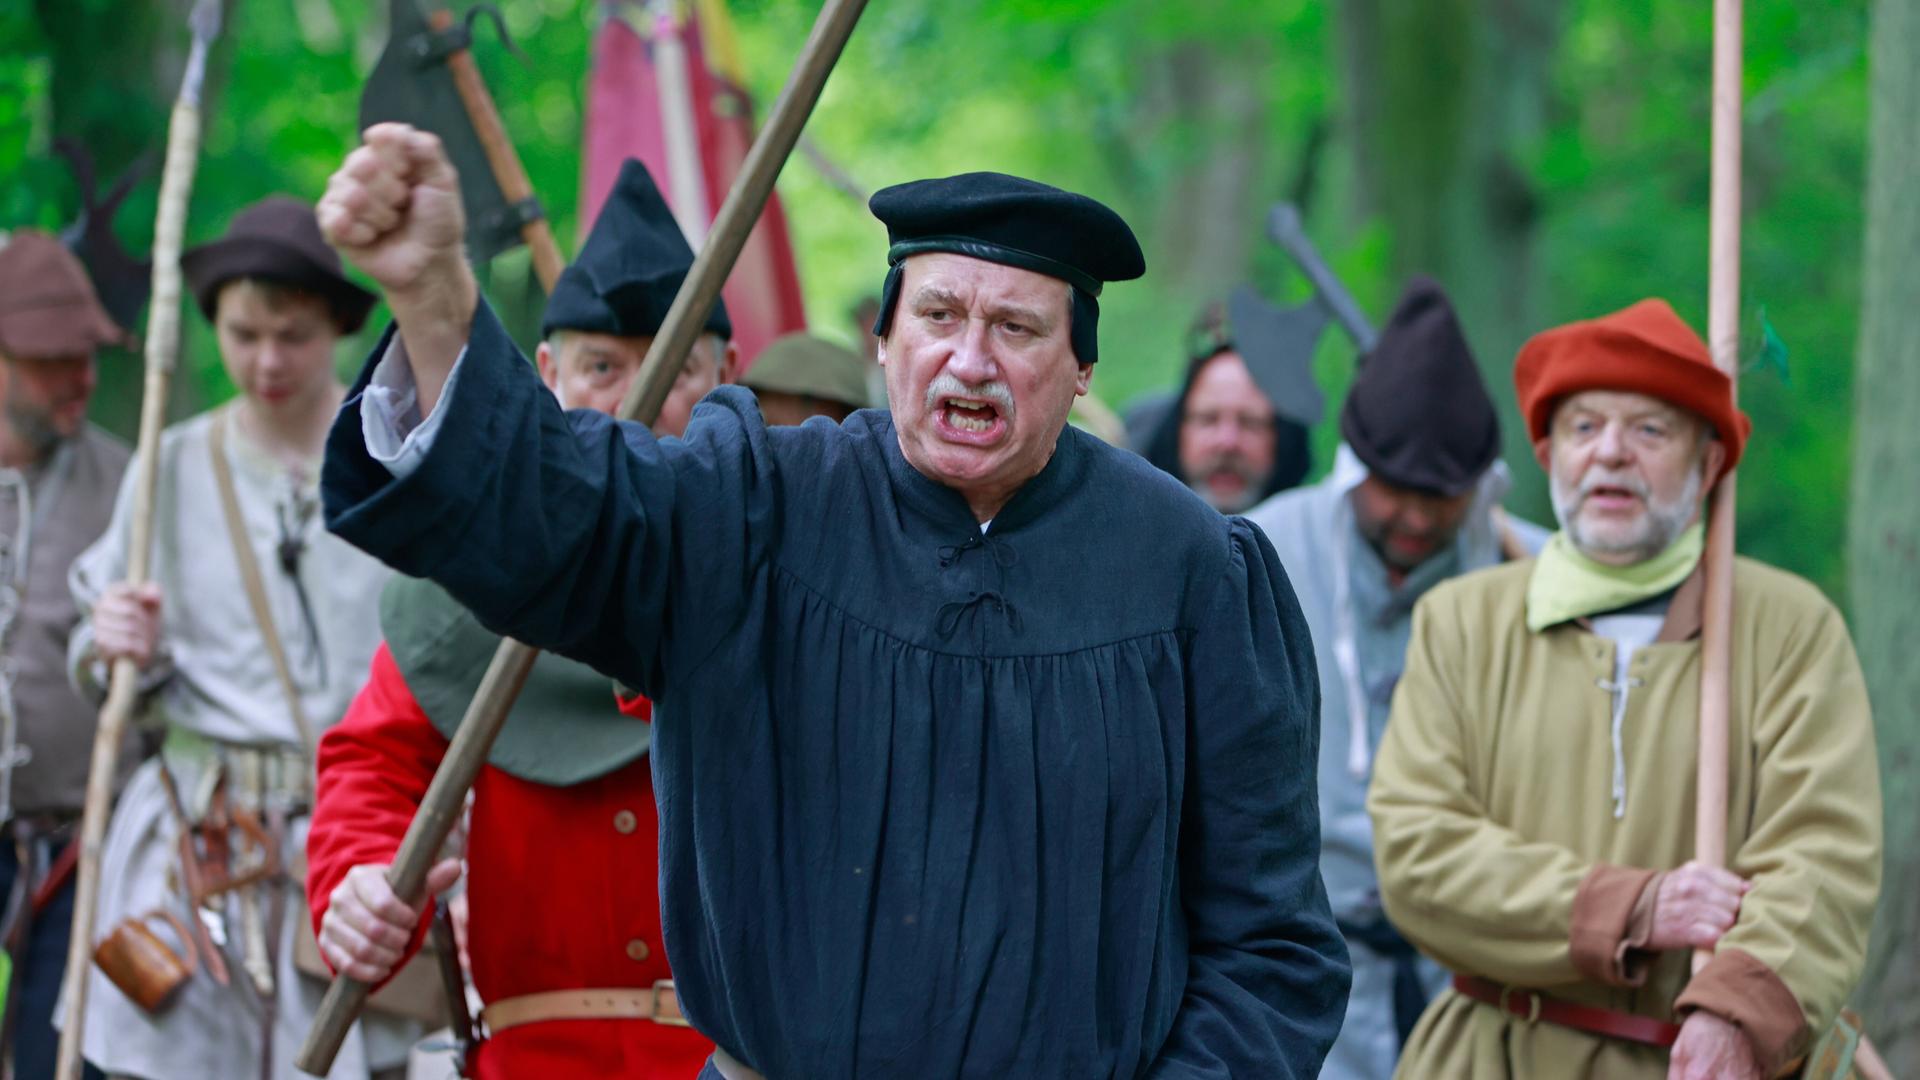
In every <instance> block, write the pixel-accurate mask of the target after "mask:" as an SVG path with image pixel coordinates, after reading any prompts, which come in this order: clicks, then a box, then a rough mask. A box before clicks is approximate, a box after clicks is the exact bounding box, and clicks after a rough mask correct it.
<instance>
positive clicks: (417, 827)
mask: <svg viewBox="0 0 1920 1080" xmlns="http://www.w3.org/2000/svg"><path fill="white" fill-rule="evenodd" d="M403 2H405V0H396V6H398V5H399V4H400V3H403ZM865 7H866V0H826V3H825V4H824V5H823V6H822V7H821V9H820V14H819V16H818V17H817V18H816V19H815V21H814V24H813V30H812V32H811V33H810V34H809V35H808V37H807V41H806V44H805V45H803V46H802V47H801V50H800V55H799V57H798V58H797V59H796V60H795V61H794V67H793V72H792V73H791V74H790V75H789V76H788V77H787V83H786V86H785V87H784V88H782V89H781V91H780V97H779V100H777V101H776V102H775V103H774V106H773V111H772V113H771V114H769V116H768V117H767V124H766V126H765V127H763V128H762V129H761V130H760V134H759V135H758V136H757V137H756V138H755V139H754V142H753V148H752V149H751V150H749V151H748V152H747V158H746V161H745V162H744V163H743V164H742V166H741V169H740V174H739V176H738V177H736V178H735V179H734V183H733V188H732V190H730V191H729V192H728V193H727V198H726V201H725V202H724V203H723V204H722V205H721V207H720V213H719V214H718V215H717V216H716V217H715V218H714V221H713V228H712V229H711V230H710V231H709V232H708V234H707V239H706V242H705V244H704V245H702V247H701V248H700V252H699V255H698V256H697V257H696V258H695V259H694V261H693V267H692V268H691V269H690V270H688V271H687V277H686V280H685V281H684V282H683V283H682V284H681V286H680V291H679V293H678V294H677V295H676V296H675V297H674V300H673V305H672V306H671V307H669V308H668V309H667V316H666V320H665V321H664V322H663V323H662V324H661V327H660V332H659V333H658V334H656V335H654V339H653V344H652V346H651V347H649V348H648V350H647V356H646V360H645V361H644V362H643V363H642V365H641V368H640V374H639V377H638V378H636V379H635V380H634V383H633V385H632V386H631V387H629V388H628V390H627V396H626V399H625V400H624V401H623V402H621V405H620V412H619V417H620V419H622V420H631V421H635V422H638V423H643V424H650V423H652V421H653V420H654V419H655V418H656V417H658V416H659V414H660V407H661V405H662V404H664V403H665V402H666V399H667V395H668V393H669V392H671V391H672V389H673V382H674V379H675V378H676V377H677V376H678V374H679V372H680V370H681V369H682V368H683V367H684V366H685V365H686V359H687V355H688V353H689V352H690V351H691V350H692V348H693V344H694V341H695V340H696V339H697V338H698V337H699V335H700V332H701V327H702V326H703V325H704V324H705V322H706V317H707V312H708V311H709V310H711V309H712V307H713V305H714V302H715V301H716V300H718V299H719V296H720V287H721V286H722V285H724V284H725V283H726V279H727V273H728V271H730V270H731V269H732V268H733V264H734V261H735V260H737V259H738V258H739V257H740V251H741V249H742V248H743V247H744V246H745V245H746V242H747V236H748V234H749V233H750V232H751V231H752V229H753V224H754V222H755V221H756V220H758V219H759V217H760V212H761V210H762V208H764V207H765V206H766V203H767V199H768V198H769V197H770V196H771V195H772V194H773V183H774V180H775V179H776V178H777V177H778V176H779V175H780V169H781V167H782V166H784V165H785V164H786V161H787V158H788V157H789V156H790V155H791V154H792V153H793V148H794V144H795V142H796V141H798V139H799V137H800V131H801V129H802V128H804V127H805V126H806V122H807V117H808V116H809V115H811V114H812V112H813V107H814V104H815V103H816V102H817V101H819V99H820V91H821V90H822V88H824V87H825V85H826V81H827V76H828V75H829V74H831V73H832V71H833V66H834V63H835V62H836V61H838V60H839V58H840V54H841V52H842V51H843V50H844V49H845V48H846V44H847V39H848V38H849V37H851V36H852V34H853V28H854V25H855V24H856V23H857V22H858V21H859V19H860V13H861V11H862V10H864V9H865ZM396 18H397V16H396ZM443 25H450V16H449V22H448V24H443ZM472 83H473V89H474V90H476V91H477V93H478V95H479V96H482V97H483V96H484V94H485V88H484V87H483V86H480V85H479V83H478V77H477V75H476V76H475V78H474V79H473V80H472ZM470 101H471V99H469V102H470ZM488 111H491V106H490V103H489V105H488ZM496 122H497V117H496ZM436 134H442V137H443V140H444V133H436ZM496 149H500V150H504V152H505V153H506V154H509V155H510V154H511V153H512V145H511V144H510V143H507V142H506V141H505V135H504V132H503V133H502V134H501V138H500V141H499V144H498V146H497V148H496ZM495 164H498V162H497V160H496V161H495ZM456 168H458V163H457V162H456ZM523 175H524V174H523ZM463 194H464V190H463ZM509 194H511V192H509ZM529 194H530V192H529ZM537 251H538V249H537V248H536V253H537ZM558 269H559V268H558V267H557V266H555V267H554V271H555V276H556V277H557V276H558ZM542 280H543V282H544V281H549V280H550V279H547V278H546V277H545V276H544V273H543V275H542ZM539 655H540V654H539V650H537V649H535V648H533V647H532V646H529V645H526V644H523V643H521V642H517V641H514V640H512V639H506V640H503V641H502V642H501V643H500V649H499V651H498V652H496V653H494V656H493V661H492V663H490V664H489V665H488V666H487V671H486V674H485V675H484V676H483V677H482V678H481V680H480V687H479V689H478V690H476V691H475V692H474V697H473V701H472V703H471V704H470V705H469V706H468V707H467V712H466V715H465V716H464V717H463V718H462V719H461V721H460V728H459V730H458V731H457V732H455V734H454V737H453V740H452V742H451V743H450V744H449V746H448V747H447V754H446V757H445V758H444V759H443V760H442V762H441V764H440V768H439V770H438V771H436V772H435V773H434V777H433V782H432V783H431V784H429V785H428V787H427V793H426V795H425V796H424V797H423V798H422V799H421V802H420V809H419V811H418V813H416V814H415V815H414V818H413V822H412V823H411V824H410V825H408V827H407V833H406V836H405V837H404V838H403V839H402V840H401V842H400V850H399V852H398V853H397V854H396V855H395V856H394V860H393V865H392V866H391V867H389V868H388V871H387V882H388V884H389V885H391V886H392V888H393V891H394V893H395V894H396V895H399V896H402V897H413V896H418V895H419V894H420V892H421V890H423V889H424V888H425V887H426V880H427V871H428V869H429V868H430V867H431V866H432V863H433V857H434V855H435V853H436V852H438V851H439V849H440V845H441V844H442V843H444V842H445V840H446V838H447V834H448V833H450V832H451V831H452V829H453V826H454V823H455V822H456V821H457V820H458V819H459V816H460V811H461V808H462V806H463V804H464V801H465V798H466V793H467V791H468V789H469V788H471V787H472V786H473V781H474V779H475V777H476V776H477V775H478V774H479V772H480V767H481V765H483V764H484V763H485V762H486V759H487V753H488V751H489V750H491V749H492V747H493V742H494V739H495V738H496V737H497V736H498V735H499V734H500V728H501V726H502V725H503V724H505V722H506V718H507V713H508V712H509V710H511V708H512V707H513V702H514V699H515V698H516V697H518V696H519V693H520V688H521V687H522V686H523V685H525V683H526V681H527V674H528V673H529V672H530V671H531V670H532V669H533V662H534V660H535V659H536V658H537V657H538V656H539ZM370 989H371V987H369V986H368V984H366V983H365V982H362V981H360V980H358V979H352V978H348V977H345V976H336V977H335V979H334V980H333V983H332V984H331V985H330V986H328V987H327V994H326V997H325V998H324V999H323V1000H322V1001H321V1003H320V1009H319V1011H318V1012H317V1013H316V1014H315V1016H314V1021H313V1028H312V1030H310V1031H309V1032H308V1033H307V1040H306V1043H305V1045H303V1046H302V1047H301V1048H300V1055H299V1057H298V1058H296V1059H295V1064H296V1065H298V1066H299V1068H300V1069H301V1071H303V1072H306V1073H308V1074H310V1075H313V1076H324V1075H326V1073H327V1072H328V1070H329V1069H330V1068H331V1067H332V1065H333V1059H334V1057H335V1056H336V1055H338V1054H339V1052H340V1044H341V1043H342V1042H343V1041H345V1039H346V1036H347V1031H348V1029H349V1028H350V1027H351V1026H352V1024H353V1021H354V1017H355V1016H356V1015H358V1013H359V1011H360V1007H361V1005H363V1004H364V1003H365V1001H366V998H367V994H368V991H369V990H370Z"/></svg>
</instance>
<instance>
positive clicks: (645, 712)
mask: <svg viewBox="0 0 1920 1080" xmlns="http://www.w3.org/2000/svg"><path fill="white" fill-rule="evenodd" d="M613 700H614V701H615V702H616V703H617V704H619V706H620V711H621V712H622V713H624V714H625V715H627V716H631V717H633V718H634V719H635V720H645V721H647V722H648V723H652V722H653V702H651V701H648V700H647V699H646V698H645V697H643V696H641V695H639V694H635V693H631V692H628V691H627V689H626V688H625V687H623V686H615V687H614V688H613Z"/></svg>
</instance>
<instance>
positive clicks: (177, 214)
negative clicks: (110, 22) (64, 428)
mask: <svg viewBox="0 0 1920 1080" xmlns="http://www.w3.org/2000/svg"><path fill="white" fill-rule="evenodd" d="M189 23H190V25H191V26H192V27H193V50H192V52H191V53H189V54H188V57H187V70H186V73H185V74H184V75H182V76H181V79H180V95H179V97H177V98H175V99H174V103H173V116H172V118H171V119H170V120H169V121H168V123H167V158H166V165H165V166H164V167H163V169H162V171H161V173H160V205H159V209H158V211H157V213H156V215H155V218H154V225H153V305H152V307H151V308H149V310H148V315H147V341H146V386H145V388H144V390H143V391H142V394H141V399H140V437H139V443H138V453H137V455H136V460H137V462H138V465H137V467H136V472H135V474H134V487H133V520H132V522H131V525H130V529H129V532H130V536H129V539H128V544H127V582H128V584H132V585H140V584H144V583H145V582H146V580H147V574H148V561H149V557H150V555H151V549H152V546H153V545H152V539H153V495H154V489H155V487H156V486H157V484H158V482H159V476H160V431H161V429H162V428H164V427H165V426H166V421H167V393H168V390H169V389H170V388H171V386H172V382H173V369H174V365H175V363H176V362H177V361H178V359H179V355H180V244H181V239H182V236H183V235H184V233H185V232H186V224H187V202H188V199H189V197H190V196H191V194H192V192H193V174H194V169H195V166H196V165H197V164H198V161H199V154H200V90H201V87H202V85H203V84H204V83H205V81H206V73H207V51H208V49H209V47H210V46H211V45H212V44H213V39H214V38H215V37H217V36H219V33H220V0H198V2H197V3H195V4H194V6H193V14H192V15H191V16H190V17H189ZM139 681H140V669H139V667H138V666H136V665H135V664H134V662H133V661H132V660H129V659H126V658H124V657H123V658H121V659H119V660H115V661H114V662H113V667H112V673H111V675H110V677H109V679H108V682H107V700H106V704H105V705H104V706H102V708H101V710H100V726H99V727H98V729H96V730H95V732H94V736H93V760H92V762H91V764H90V765H89V766H88V771H87V796H86V802H85V803H84V804H83V809H82V810H81V815H80V840H79V844H80V859H79V867H78V875H77V881H76V884H75V886H74V905H73V927H72V930H71V936H70V937H69V939H68V942H67V970H66V976H65V982H64V983H63V984H62V985H63V987H64V990H63V992H62V996H63V997H64V998H65V1001H64V1002H63V1005H64V1008H63V1010H62V1011H63V1013H64V1015H65V1016H66V1022H65V1025H64V1026H63V1027H62V1028H61V1031H60V1053H59V1057H58V1059H57V1064H56V1066H55V1072H54V1075H55V1076H57V1077H60V1078H61V1080H79V1076H80V1071H81V1037H82V1036H83V1035H84V1033H85V1031H86V1023H87V984H88V982H89V981H90V980H89V975H90V974H91V971H90V967H91V965H90V964H89V963H88V961H89V959H90V958H91V957H92V955H93V930H94V921H95V916H96V911H95V909H96V908H97V907H98V906H99V900H100V848H101V846H102V844H103V843H104V842H105V840H106V832H107V813H108V811H109V810H110V809H111V803H112V800H113V780H114V776H115V774H116V772H117V771H118V765H119V761H120V744H121V742H122V741H123V740H124V739H125V737H126V730H127V724H128V722H129V721H130V720H131V719H132V716H133V709H134V706H135V704H136V703H137V699H138V697H139Z"/></svg>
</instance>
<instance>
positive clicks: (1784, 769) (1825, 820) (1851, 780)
mask: <svg viewBox="0 0 1920 1080" xmlns="http://www.w3.org/2000/svg"><path fill="white" fill-rule="evenodd" d="M1796 584H1797V585H1798V586H1799V587H1800V588H1801V589H1802V590H1804V592H1805V594H1806V602H1805V603H1804V604H1800V605H1795V607H1796V608H1797V609H1798V610H1796V611H1792V612H1787V611H1778V612H1771V613H1769V612H1756V613H1755V615H1756V616H1758V618H1757V619H1756V622H1757V623H1758V625H1760V626H1761V627H1762V628H1764V629H1765V630H1772V631H1777V632H1780V633H1781V638H1780V641H1779V644H1778V647H1777V648H1766V646H1764V645H1761V646H1759V647H1757V648H1756V649H1755V652H1756V653H1757V654H1762V655H1764V654H1767V653H1771V654H1773V656H1774V660H1775V662H1774V663H1772V664H1771V665H1768V666H1767V667H1766V668H1765V670H1766V672H1767V675H1766V678H1765V679H1764V681H1763V682H1762V685H1761V688H1760V693H1759V697H1758V698H1757V700H1756V702H1755V707H1754V714H1753V724H1754V740H1753V745H1752V747H1751V748H1750V749H1751V752H1752V754H1753V755H1754V762H1753V764H1754V769H1755V780H1754V784H1753V793H1754V794H1753V801H1752V804H1751V807H1750V813H1751V819H1750V820H1751V824H1750V826H1749V829H1750V831H1749V832H1748V835H1747V838H1746V841H1745V842H1744V843H1741V844H1740V845H1739V846H1738V848H1737V849H1736V850H1734V851H1732V852H1730V853H1729V860H1728V865H1729V867H1730V868H1731V869H1732V870H1733V872H1734V873H1736V874H1739V875H1740V876H1742V877H1744V878H1747V879H1748V880H1750V881H1751V882H1753V889H1752V891H1751V892H1749V893H1747V895H1746V896H1745V897H1744V898H1743V899H1742V900H1741V902H1740V916H1739V919H1738V920H1737V921H1736V922H1735V923H1734V925H1733V927H1732V929H1730V930H1728V931H1727V932H1726V934H1725V935H1724V936H1723V937H1721V939H1720V944H1719V945H1718V947H1717V948H1716V949H1715V951H1714V957H1713V960H1712V961H1710V962H1709V963H1708V964H1707V966H1706V967H1705V968H1703V969H1702V970H1701V971H1700V973H1699V974H1698V975H1696V976H1694V978H1693V980H1692V981H1691V982H1690V983H1688V984H1687V988H1686V990H1685V991H1684V992H1682V993H1681V995H1680V997H1679V1000H1678V1001H1676V1002H1675V1008H1676V1010H1678V1011H1681V1012H1685V1011H1687V1010H1690V1009H1706V1010H1707V1011H1709V1012H1712V1013H1714V1014H1716V1015H1719V1016H1723V1017H1725V1018H1727V1019H1729V1020H1732V1021H1733V1022H1735V1023H1736V1024H1739V1025H1740V1027H1741V1029H1742V1030H1743V1031H1745V1032H1746V1033H1747V1035H1748V1036H1749V1037H1750V1038H1751V1039H1752V1040H1753V1041H1754V1044H1755V1048H1756V1049H1757V1050H1758V1051H1759V1054H1760V1059H1761V1064H1762V1065H1763V1066H1765V1067H1769V1068H1778V1067H1779V1066H1782V1065H1784V1064H1786V1063H1787V1062H1788V1061H1790V1060H1792V1058H1793V1057H1795V1056H1796V1055H1797V1054H1799V1053H1801V1052H1803V1051H1804V1050H1805V1049H1806V1044H1807V1042H1808V1040H1809V1039H1810V1038H1811V1037H1813V1036H1814V1035H1815V1034H1817V1033H1818V1032H1819V1031H1821V1030H1823V1029H1824V1028H1825V1027H1826V1026H1827V1025H1828V1024H1831V1023H1832V1022H1833V1019H1834V1017H1835V1016H1836V1015H1838V1014H1839V1011H1840V1007H1841V1006H1842V1005H1843V1004H1845V1002H1846V999H1847V995H1848V994H1850V993H1852V992H1853V984H1854V980H1855V979H1857V978H1858V977H1859V974H1860V970H1861V967H1862V965H1863V964H1864V963H1865V959H1866V949H1867V935H1868V931H1869V930H1870V929H1871V927H1872V925H1873V912H1874V905H1875V901H1876V899H1877V898H1878V896H1879V891H1880V873H1881V866H1880V864H1881V820H1880V819H1881V810H1880V776H1879V768H1878V759H1877V756H1876V754H1875V751H1874V739H1873V716H1872V711H1871V709H1870V707H1869V705H1868V702H1867V687H1866V681H1865V679H1864V677H1863V676H1862V675H1861V673H1860V664H1859V661H1858V660H1857V659H1856V658H1855V656H1854V651H1853V642H1852V640H1851V638H1849V637H1848V635H1847V629H1846V624H1845V622H1844V621H1843V620H1842V619H1841V617H1840V613H1839V611H1837V610H1835V609H1834V607H1833V605H1832V604H1831V603H1828V602H1827V601H1826V599H1825V598H1824V597H1821V596H1819V595H1818V594H1817V593H1816V592H1815V590H1814V589H1813V587H1812V586H1810V585H1806V584H1805V583H1804V582H1801V583H1796ZM1741 595H1743V596H1744V595H1746V594H1741ZM1771 599H1772V597H1764V598H1762V599H1761V600H1760V601H1759V602H1761V603H1765V602H1768V601H1769V600H1771ZM1794 616H1798V617H1797V618H1796V617H1794ZM1783 624H1784V625H1783ZM1736 812H1738V809H1737V808H1736Z"/></svg>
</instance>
